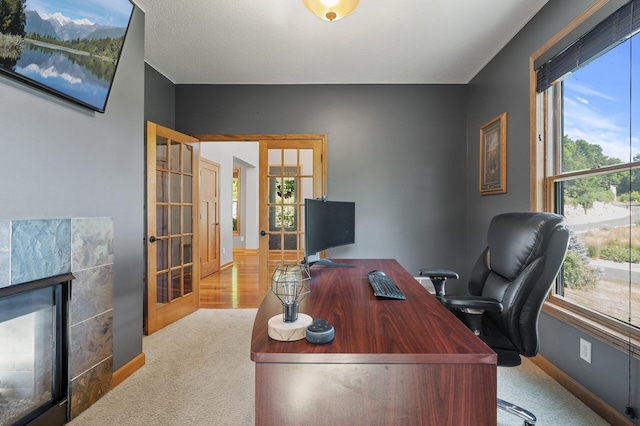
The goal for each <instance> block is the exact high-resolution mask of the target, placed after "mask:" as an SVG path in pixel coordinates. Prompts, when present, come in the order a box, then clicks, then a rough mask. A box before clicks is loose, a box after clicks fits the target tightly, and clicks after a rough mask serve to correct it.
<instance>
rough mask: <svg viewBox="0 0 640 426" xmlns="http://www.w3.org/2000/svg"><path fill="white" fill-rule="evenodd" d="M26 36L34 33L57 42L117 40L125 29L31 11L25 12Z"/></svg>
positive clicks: (58, 14)
mask: <svg viewBox="0 0 640 426" xmlns="http://www.w3.org/2000/svg"><path fill="white" fill-rule="evenodd" d="M25 15H26V25H25V28H24V29H25V32H26V33H27V34H30V33H36V34H38V35H41V36H51V37H54V38H56V39H57V40H61V41H67V40H75V39H81V40H84V39H90V40H91V39H100V38H106V37H110V38H118V37H122V36H124V34H125V32H126V30H127V29H126V28H125V27H112V26H107V25H98V24H96V23H94V22H91V21H89V20H88V19H82V20H73V19H70V18H67V17H66V16H64V15H62V14H61V13H60V12H56V13H54V14H52V15H46V14H45V15H40V14H39V13H38V12H36V11H33V10H27V11H25Z"/></svg>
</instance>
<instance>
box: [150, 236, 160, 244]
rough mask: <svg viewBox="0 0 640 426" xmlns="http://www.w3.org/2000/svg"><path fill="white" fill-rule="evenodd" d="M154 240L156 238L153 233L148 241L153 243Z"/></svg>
mask: <svg viewBox="0 0 640 426" xmlns="http://www.w3.org/2000/svg"><path fill="white" fill-rule="evenodd" d="M156 241H158V239H157V238H156V237H154V236H153V235H152V236H150V237H149V242H150V243H155V242H156Z"/></svg>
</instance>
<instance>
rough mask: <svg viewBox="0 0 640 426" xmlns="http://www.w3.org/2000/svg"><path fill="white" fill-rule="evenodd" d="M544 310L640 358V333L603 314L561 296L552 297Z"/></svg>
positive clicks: (545, 304)
mask: <svg viewBox="0 0 640 426" xmlns="http://www.w3.org/2000/svg"><path fill="white" fill-rule="evenodd" d="M542 312H544V313H546V314H548V315H550V316H552V317H554V318H556V319H558V320H560V321H562V322H564V323H566V324H569V325H571V326H572V327H575V328H576V329H578V330H580V331H582V332H584V333H587V334H589V335H591V336H593V337H595V338H597V339H599V340H601V341H603V342H605V343H607V344H608V345H609V346H612V347H614V348H616V349H618V350H619V351H621V352H623V353H625V354H629V352H631V355H632V356H633V357H634V358H636V359H640V333H639V332H638V330H635V329H632V331H631V336H630V335H629V327H628V326H626V325H624V324H622V323H619V322H617V321H614V320H610V319H608V318H604V317H603V316H602V315H600V314H597V313H595V312H592V311H589V310H587V309H584V308H580V307H578V306H576V305H574V304H572V303H569V302H567V301H565V300H562V299H560V298H555V297H550V298H549V299H547V301H546V302H545V303H544V305H543V306H542Z"/></svg>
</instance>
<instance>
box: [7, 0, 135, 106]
mask: <svg viewBox="0 0 640 426" xmlns="http://www.w3.org/2000/svg"><path fill="white" fill-rule="evenodd" d="M132 12H133V4H132V3H131V2H130V1H129V0H89V1H88V0H26V1H25V0H2V1H0V71H3V72H4V73H6V74H9V75H10V76H12V77H16V78H19V79H21V80H23V81H27V82H28V83H32V84H35V85H36V86H38V87H40V88H43V89H45V90H48V91H51V92H54V93H55V94H58V95H62V96H63V97H66V98H69V99H70V100H72V101H75V102H78V103H80V104H83V105H85V106H88V107H89V108H92V109H94V110H96V111H104V108H105V104H106V101H107V98H108V96H109V91H110V89H111V84H112V82H113V78H114V75H115V71H116V66H117V64H118V60H119V58H120V52H121V50H122V47H123V44H124V39H125V35H126V32H127V27H128V25H129V20H130V19H131V14H132Z"/></svg>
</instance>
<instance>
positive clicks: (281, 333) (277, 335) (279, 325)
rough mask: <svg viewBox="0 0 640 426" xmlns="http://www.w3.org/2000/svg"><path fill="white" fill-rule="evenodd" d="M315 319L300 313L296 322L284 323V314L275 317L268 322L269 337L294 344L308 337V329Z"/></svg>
mask: <svg viewBox="0 0 640 426" xmlns="http://www.w3.org/2000/svg"><path fill="white" fill-rule="evenodd" d="M312 322H313V318H311V317H310V316H309V315H307V314H300V313H298V319H297V320H296V321H294V322H284V320H283V319H282V314H279V315H276V316H273V317H271V318H270V319H269V322H268V326H269V329H268V333H269V337H271V338H272V339H273V340H279V341H281V342H292V341H295V340H300V339H304V338H305V337H306V332H307V327H309V326H310V325H311V323H312Z"/></svg>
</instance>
